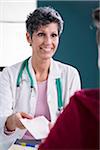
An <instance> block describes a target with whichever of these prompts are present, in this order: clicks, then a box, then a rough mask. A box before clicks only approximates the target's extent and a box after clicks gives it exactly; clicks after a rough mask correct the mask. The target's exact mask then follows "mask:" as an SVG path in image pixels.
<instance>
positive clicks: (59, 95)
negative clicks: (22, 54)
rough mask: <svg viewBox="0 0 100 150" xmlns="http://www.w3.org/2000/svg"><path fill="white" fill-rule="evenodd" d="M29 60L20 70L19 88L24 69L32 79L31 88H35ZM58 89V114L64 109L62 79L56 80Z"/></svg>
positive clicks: (25, 61)
mask: <svg viewBox="0 0 100 150" xmlns="http://www.w3.org/2000/svg"><path fill="white" fill-rule="evenodd" d="M29 58H30V57H29ZM29 58H28V59H26V60H24V62H23V63H22V66H21V68H20V71H19V74H18V78H17V87H19V86H20V83H21V78H22V74H23V71H24V69H25V68H26V70H27V73H28V76H29V79H30V83H31V88H33V87H34V82H33V79H32V76H31V73H30V71H29V67H28V60H29ZM56 88H57V96H58V113H59V112H61V111H62V109H63V101H62V88H61V81H60V78H57V79H56Z"/></svg>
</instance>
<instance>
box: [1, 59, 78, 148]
mask: <svg viewBox="0 0 100 150" xmlns="http://www.w3.org/2000/svg"><path fill="white" fill-rule="evenodd" d="M21 65H22V62H20V63H18V64H15V65H13V66H11V67H8V68H5V69H4V70H3V72H2V74H1V76H0V144H1V146H2V145H3V143H4V144H5V143H6V144H7V145H9V144H11V143H12V141H14V140H15V139H16V138H22V136H23V135H24V134H25V132H26V129H24V130H20V129H16V131H15V132H14V133H13V134H11V135H6V134H4V125H5V121H6V119H7V117H8V116H9V115H11V114H12V113H15V112H22V111H23V112H27V113H29V114H32V115H33V116H34V114H35V109H36V102H37V95H38V89H37V82H36V78H35V73H34V71H33V69H32V65H31V58H30V59H29V61H28V66H29V70H30V73H31V75H32V78H33V80H34V88H33V89H31V88H30V79H29V77H28V74H27V71H26V69H24V71H23V74H22V79H21V84H20V87H16V81H17V77H18V73H19V70H20V67H21ZM57 78H60V80H61V84H62V99H63V102H64V106H65V105H67V104H68V103H69V97H70V96H72V95H73V93H74V92H75V91H77V90H79V89H80V77H79V74H78V71H77V70H76V69H75V68H74V67H72V66H69V65H66V64H63V63H60V62H58V61H55V60H53V59H51V66H50V72H49V76H48V88H47V102H48V106H49V110H50V115H51V122H54V121H55V120H56V118H57V111H58V106H57V105H58V103H57V102H58V101H57V90H56V84H55V79H57Z"/></svg>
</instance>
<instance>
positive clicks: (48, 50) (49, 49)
mask: <svg viewBox="0 0 100 150" xmlns="http://www.w3.org/2000/svg"><path fill="white" fill-rule="evenodd" d="M40 49H41V51H42V52H43V53H50V52H51V51H52V48H41V47H40Z"/></svg>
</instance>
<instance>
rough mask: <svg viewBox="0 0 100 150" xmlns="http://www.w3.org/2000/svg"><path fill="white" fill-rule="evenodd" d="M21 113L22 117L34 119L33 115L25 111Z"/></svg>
mask: <svg viewBox="0 0 100 150" xmlns="http://www.w3.org/2000/svg"><path fill="white" fill-rule="evenodd" d="M20 114H21V116H22V118H27V119H33V116H32V115H30V114H27V113H25V112H21V113H20Z"/></svg>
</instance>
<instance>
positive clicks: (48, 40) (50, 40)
mask: <svg viewBox="0 0 100 150" xmlns="http://www.w3.org/2000/svg"><path fill="white" fill-rule="evenodd" d="M51 43H52V38H51V37H50V36H46V37H45V44H46V45H50V44H51Z"/></svg>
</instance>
